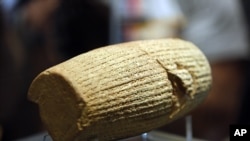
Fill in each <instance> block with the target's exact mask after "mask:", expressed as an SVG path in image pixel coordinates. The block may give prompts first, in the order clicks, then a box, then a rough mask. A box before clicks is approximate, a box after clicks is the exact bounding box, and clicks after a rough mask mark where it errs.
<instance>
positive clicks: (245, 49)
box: [0, 0, 250, 141]
mask: <svg viewBox="0 0 250 141" xmlns="http://www.w3.org/2000/svg"><path fill="white" fill-rule="evenodd" d="M249 6H250V2H248V1H247V0H220V1H218V0H0V50H1V51H0V65H1V66H0V140H2V141H9V140H16V139H20V138H24V137H27V136H30V135H33V134H36V133H40V132H43V131H45V129H44V127H43V125H42V123H41V121H40V118H39V111H38V108H37V106H36V105H35V104H33V103H31V102H29V101H28V100H27V92H28V88H29V85H30V84H31V81H32V80H33V79H34V78H35V76H37V75H38V74H39V73H40V72H41V71H43V70H45V69H46V68H48V67H50V66H53V65H55V64H58V63H60V62H62V61H64V60H67V59H69V58H71V57H73V56H76V55H78V54H81V53H84V52H87V51H89V50H91V49H94V48H97V47H101V46H105V45H109V44H114V43H120V42H125V41H132V40H140V39H156V38H170V37H177V38H182V39H185V40H188V41H191V42H193V43H194V44H196V45H197V46H198V47H200V49H201V50H202V51H203V52H204V53H205V55H206V56H207V58H208V59H209V62H210V64H211V67H212V73H213V86H212V89H211V91H210V92H209V95H208V97H207V99H206V100H205V101H204V103H203V104H202V105H201V106H199V107H198V108H197V109H195V110H194V111H193V112H191V113H190V114H191V115H192V120H193V135H194V137H195V138H200V139H205V140H214V141H216V140H218V141H220V140H224V139H226V138H227V137H228V136H229V125H230V124H250V120H249V119H250V116H249V110H248V108H250V105H249V101H250V96H249V95H250V91H249V86H250V85H249V84H250V83H249V82H248V81H249V80H250V74H249V72H250V71H249V56H250V52H249V49H250V47H249V41H250V38H249V33H250V32H249V31H250V30H249V24H250V22H249V21H250V15H249V14H250V11H249V8H248V7H249ZM157 130H160V131H164V132H167V133H173V134H176V135H179V136H185V119H184V118H181V119H179V120H177V121H175V122H173V123H171V124H168V125H166V126H164V127H161V128H159V129H157Z"/></svg>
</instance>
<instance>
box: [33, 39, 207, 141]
mask: <svg viewBox="0 0 250 141" xmlns="http://www.w3.org/2000/svg"><path fill="white" fill-rule="evenodd" d="M210 85H211V70H210V67H209V64H208V62H207V59H206V58H205V56H204V55H203V53H202V52H201V51H200V50H199V49H198V48H197V47H196V46H194V45H193V44H192V43H189V42H186V41H182V40H179V39H160V40H145V41H135V42H128V43H123V44H117V45H112V46H107V47H102V48H99V49H96V50H93V51H90V52H87V53H84V54H81V55H79V56H76V57H74V58H72V59H70V60H68V61H66V62H63V63H61V64H59V65H56V66H54V67H51V68H49V69H47V70H45V71H44V72H42V73H41V74H40V75H39V76H38V77H37V78H36V79H35V80H34V81H33V83H32V85H31V87H30V90H29V98H30V99H31V100H32V101H34V102H36V103H38V105H39V108H40V112H41V118H42V120H43V122H44V124H45V125H46V127H47V129H48V131H49V133H50V135H51V136H52V138H53V140H54V141H73V140H75V141H83V140H84V141H87V140H91V139H94V138H98V139H99V140H100V141H107V140H115V139H118V138H125V137H129V136H134V135H137V134H140V133H143V132H147V131H149V130H152V129H154V128H157V127H159V126H162V125H164V124H167V123H169V122H171V121H173V120H175V119H177V118H179V117H181V116H183V115H185V114H186V113H187V112H189V111H190V110H192V109H193V108H194V107H196V106H197V105H198V104H200V103H201V102H202V101H203V100H204V98H205V97H206V94H207V91H208V90H209V88H210Z"/></svg>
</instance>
